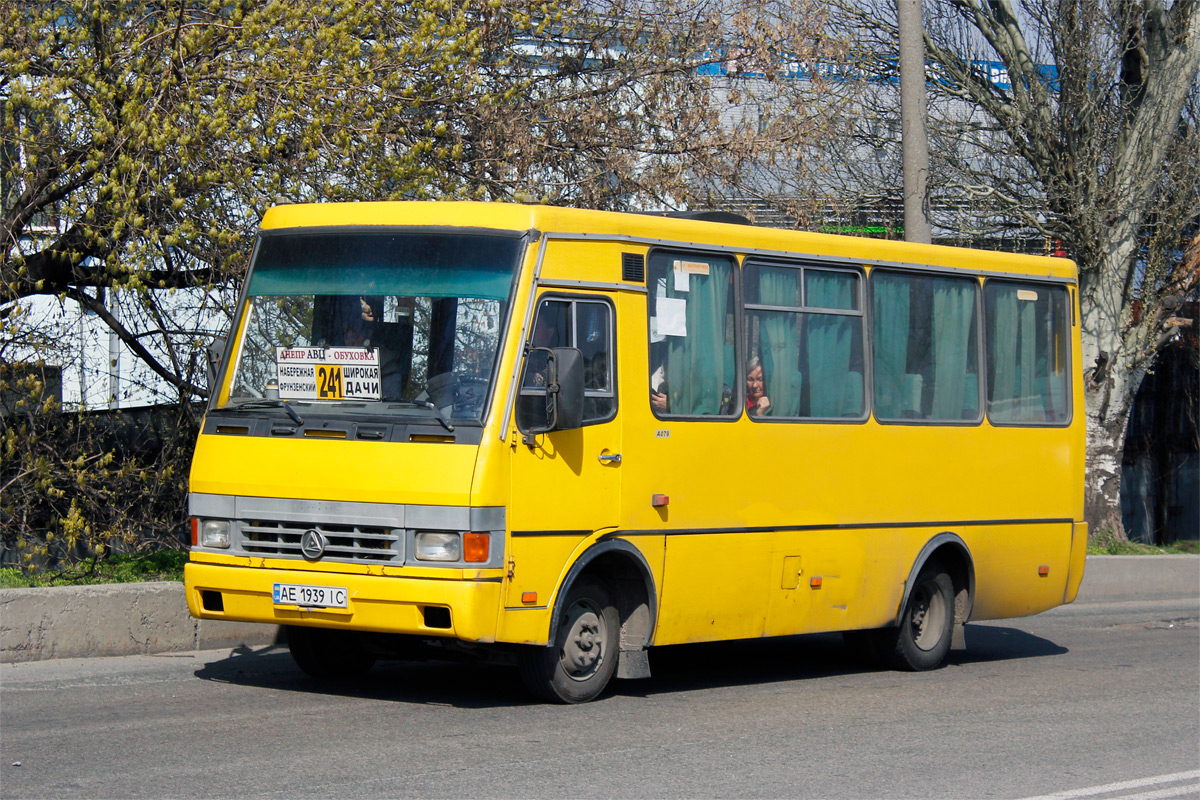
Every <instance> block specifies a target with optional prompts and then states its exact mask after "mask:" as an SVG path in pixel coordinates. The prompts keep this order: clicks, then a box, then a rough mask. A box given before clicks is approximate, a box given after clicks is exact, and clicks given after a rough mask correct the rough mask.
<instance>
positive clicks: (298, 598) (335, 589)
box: [271, 583, 349, 608]
mask: <svg viewBox="0 0 1200 800" xmlns="http://www.w3.org/2000/svg"><path fill="white" fill-rule="evenodd" d="M348 595H349V592H348V591H347V590H346V587H344V586H305V585H303V584H298V583H277V584H275V586H274V588H272V590H271V596H272V598H273V599H274V601H275V605H277V606H307V607H309V608H349V602H348V600H347V596H348Z"/></svg>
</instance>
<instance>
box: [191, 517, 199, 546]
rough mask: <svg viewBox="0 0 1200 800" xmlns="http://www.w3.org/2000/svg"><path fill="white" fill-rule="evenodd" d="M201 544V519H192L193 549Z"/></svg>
mask: <svg viewBox="0 0 1200 800" xmlns="http://www.w3.org/2000/svg"><path fill="white" fill-rule="evenodd" d="M199 543H200V518H199V517H192V547H195V546H196V545H197V544H199Z"/></svg>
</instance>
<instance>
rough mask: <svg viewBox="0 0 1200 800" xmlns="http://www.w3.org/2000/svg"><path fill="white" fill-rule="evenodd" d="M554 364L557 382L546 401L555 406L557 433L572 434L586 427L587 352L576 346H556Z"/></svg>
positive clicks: (552, 359) (552, 355)
mask: <svg viewBox="0 0 1200 800" xmlns="http://www.w3.org/2000/svg"><path fill="white" fill-rule="evenodd" d="M550 363H551V364H552V365H553V366H552V367H551V374H552V375H553V376H554V379H555V382H554V383H552V384H551V386H550V391H548V392H546V402H547V403H554V409H553V411H552V413H553V416H552V417H550V419H552V420H554V428H553V430H556V431H570V430H574V429H575V428H579V427H582V426H583V353H581V352H579V349H578V348H575V347H555V348H553V349H552V350H551V359H550ZM556 388H557V391H556ZM547 411H550V409H547Z"/></svg>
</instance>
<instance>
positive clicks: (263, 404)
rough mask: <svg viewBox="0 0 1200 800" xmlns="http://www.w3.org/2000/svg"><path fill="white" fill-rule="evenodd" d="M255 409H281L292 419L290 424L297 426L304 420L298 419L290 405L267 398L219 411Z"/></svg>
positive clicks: (298, 416) (248, 401)
mask: <svg viewBox="0 0 1200 800" xmlns="http://www.w3.org/2000/svg"><path fill="white" fill-rule="evenodd" d="M255 408H282V409H283V410H284V411H286V412H287V415H288V416H289V417H291V418H292V422H294V423H296V424H297V425H303V424H304V420H303V419H302V418H301V417H300V415H299V414H297V413H296V412H295V410H294V409H293V408H292V407H291V405H290V404H288V403H285V402H284V401H282V400H272V399H268V398H263V399H261V400H247V401H246V402H244V403H238V404H237V405H236V406H226V407H225V408H223V409H221V410H222V411H244V410H247V409H255Z"/></svg>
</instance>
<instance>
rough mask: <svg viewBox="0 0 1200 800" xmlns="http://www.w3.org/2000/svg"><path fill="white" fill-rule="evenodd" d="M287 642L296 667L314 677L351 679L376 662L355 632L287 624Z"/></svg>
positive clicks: (320, 678) (325, 679)
mask: <svg viewBox="0 0 1200 800" xmlns="http://www.w3.org/2000/svg"><path fill="white" fill-rule="evenodd" d="M287 642H288V649H289V650H290V651H291V652H292V660H294V661H295V662H296V666H298V667H300V669H302V670H303V671H304V672H305V673H307V674H308V675H309V676H311V677H313V678H316V679H317V680H322V681H344V680H350V679H352V678H357V677H359V676H361V675H363V674H364V673H366V671H367V670H369V669H370V668H371V667H372V666H373V665H374V664H375V656H374V655H372V654H371V652H370V651H368V650H367V648H366V647H365V646H364V645H363V643H362V638H361V637H360V636H359V634H358V633H357V632H356V631H333V630H329V629H327V628H305V627H301V626H299V625H288V626H287Z"/></svg>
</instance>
